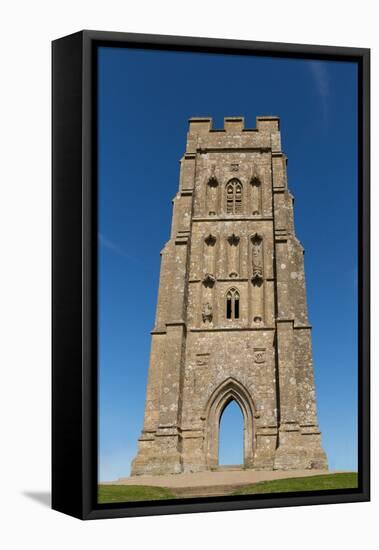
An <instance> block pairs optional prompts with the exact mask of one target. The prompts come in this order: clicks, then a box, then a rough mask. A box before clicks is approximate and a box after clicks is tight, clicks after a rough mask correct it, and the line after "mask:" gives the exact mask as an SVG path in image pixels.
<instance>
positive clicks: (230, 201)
mask: <svg viewBox="0 0 379 550" xmlns="http://www.w3.org/2000/svg"><path fill="white" fill-rule="evenodd" d="M226 213H227V214H240V213H242V183H241V182H240V181H239V180H238V179H232V180H230V182H229V183H228V184H227V186H226Z"/></svg>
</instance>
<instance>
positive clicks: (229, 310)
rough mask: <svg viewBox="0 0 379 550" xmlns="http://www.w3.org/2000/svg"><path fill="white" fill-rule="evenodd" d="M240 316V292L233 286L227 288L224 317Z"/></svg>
mask: <svg viewBox="0 0 379 550" xmlns="http://www.w3.org/2000/svg"><path fill="white" fill-rule="evenodd" d="M239 316H240V294H239V292H238V290H236V289H235V288H231V289H230V290H228V292H227V294H226V318H227V319H239Z"/></svg>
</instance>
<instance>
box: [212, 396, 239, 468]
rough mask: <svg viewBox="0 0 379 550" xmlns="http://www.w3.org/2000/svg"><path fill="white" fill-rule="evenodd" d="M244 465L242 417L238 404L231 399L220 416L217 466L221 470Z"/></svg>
mask: <svg viewBox="0 0 379 550" xmlns="http://www.w3.org/2000/svg"><path fill="white" fill-rule="evenodd" d="M243 464H244V417H243V413H242V411H241V408H240V406H239V405H238V403H237V402H236V401H235V400H234V399H231V400H230V401H229V403H228V404H227V405H226V407H225V408H224V410H223V411H222V413H221V416H220V426H219V449H218V465H219V467H221V468H223V467H224V468H225V467H235V466H236V467H239V468H242V467H243Z"/></svg>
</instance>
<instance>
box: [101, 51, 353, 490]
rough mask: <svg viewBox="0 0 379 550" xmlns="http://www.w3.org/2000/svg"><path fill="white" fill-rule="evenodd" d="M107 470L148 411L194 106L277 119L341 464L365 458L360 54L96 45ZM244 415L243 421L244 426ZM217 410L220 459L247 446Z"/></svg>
mask: <svg viewBox="0 0 379 550" xmlns="http://www.w3.org/2000/svg"><path fill="white" fill-rule="evenodd" d="M98 78H99V105H98V112H99V142H98V162H99V479H100V480H110V479H115V478H117V477H120V476H126V475H128V474H129V471H130V470H129V469H130V462H131V460H132V458H133V457H134V456H135V453H136V449H137V439H138V437H139V435H140V431H141V428H142V424H143V412H144V402H145V389H146V380H147V369H148V361H149V351H150V330H151V329H152V328H153V324H154V316H155V306H156V298H157V288H158V279H159V265H160V256H159V252H160V250H161V249H162V248H163V246H164V244H165V242H166V241H167V240H168V238H169V232H170V224H171V200H172V198H173V197H174V195H175V194H176V192H177V187H178V176H179V159H180V158H181V156H182V155H183V152H184V148H185V141H186V132H187V124H188V122H187V121H188V118H190V117H191V116H211V117H213V121H214V122H213V123H214V127H215V128H221V127H222V125H223V118H224V116H240V115H242V116H244V117H245V124H246V127H250V128H251V127H252V128H254V127H255V117H256V116H258V115H278V116H280V118H281V131H282V146H283V150H284V151H285V153H286V154H287V155H288V159H289V161H288V181H289V188H290V190H291V192H292V193H293V194H294V196H295V225H296V234H297V236H298V238H299V239H300V240H301V242H302V244H303V246H304V248H305V250H306V253H305V270H306V283H307V296H308V309H309V317H310V322H311V324H312V325H313V353H314V368H315V380H316V391H317V404H318V414H319V422H320V427H321V430H322V433H323V445H324V448H325V450H326V452H327V454H328V459H329V466H330V468H331V469H356V468H357V201H356V197H357V140H356V134H357V93H356V90H357V68H356V65H355V64H353V63H342V62H332V61H323V62H321V61H309V60H290V59H275V58H268V57H244V56H226V55H214V54H196V53H186V52H164V51H148V50H128V49H122V48H106V47H104V48H100V49H99V75H98ZM236 427H237V428H238V429H236ZM241 430H242V419H241V413H240V411H239V410H238V407H237V406H235V405H234V406H233V405H230V406H229V407H228V408H227V409H226V410H225V412H224V414H223V417H222V422H221V442H220V462H222V463H224V464H228V463H229V464H236V463H240V462H241V456H242V435H241V434H242V431H241Z"/></svg>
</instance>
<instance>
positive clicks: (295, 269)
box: [132, 116, 327, 476]
mask: <svg viewBox="0 0 379 550" xmlns="http://www.w3.org/2000/svg"><path fill="white" fill-rule="evenodd" d="M256 126H257V127H256V128H255V129H246V128H245V127H244V119H243V118H242V117H228V118H225V119H224V129H223V130H214V129H213V128H212V119H210V118H192V119H190V121H189V131H188V135H187V146H186V151H185V153H184V156H183V158H182V159H181V170H180V181H179V190H178V193H177V195H176V196H175V198H174V201H173V217H172V229H171V236H170V239H169V241H168V242H167V244H166V245H165V246H164V248H163V251H162V253H161V255H162V261H161V273H160V285H159V292H158V303H157V312H156V323H155V327H154V329H153V331H152V343H151V354H150V366H149V377H148V384H147V393H146V406H145V418H144V425H143V430H142V434H141V437H140V438H139V441H138V453H137V456H136V457H135V459H134V460H133V463H132V476H137V475H155V474H158V475H159V474H160V475H163V474H179V473H190V472H202V471H206V470H216V469H217V468H218V464H219V458H218V448H219V426H220V418H221V415H222V413H223V411H224V409H225V407H226V406H227V405H228V404H229V403H230V402H231V401H232V400H234V401H236V403H237V404H238V405H239V407H240V408H241V411H242V414H243V418H244V464H243V466H244V467H245V468H246V469H252V470H291V469H294V470H304V469H306V470H307V469H317V470H320V469H321V470H323V469H327V458H326V455H325V452H324V451H323V449H322V446H321V434H320V430H319V427H318V421H317V411H316V394H315V385H314V378H313V363H312V349H311V327H310V325H309V322H308V314H307V305H306V290H305V277H304V263H303V254H304V251H303V248H302V246H301V244H300V242H299V240H298V239H297V238H296V235H295V229H294V220H293V196H292V195H291V193H290V191H289V189H288V183H287V158H286V156H285V154H284V153H283V152H282V149H281V138H280V122H279V118H278V117H274V116H265V117H264V116H262V117H257V124H256Z"/></svg>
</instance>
